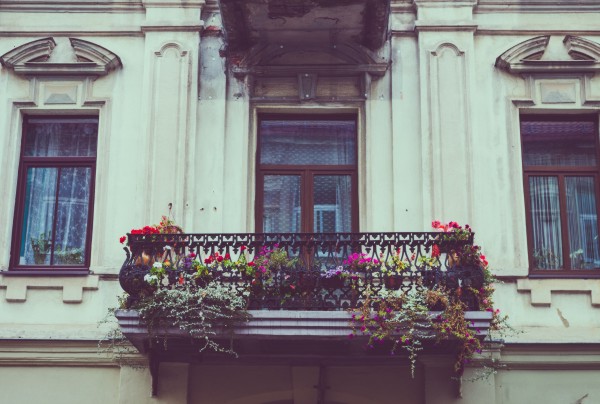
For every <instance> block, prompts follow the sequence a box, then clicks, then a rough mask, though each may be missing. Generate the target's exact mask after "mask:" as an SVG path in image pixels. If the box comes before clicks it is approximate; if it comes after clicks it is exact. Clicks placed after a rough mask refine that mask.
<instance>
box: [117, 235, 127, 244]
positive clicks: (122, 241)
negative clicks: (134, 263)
mask: <svg viewBox="0 0 600 404" xmlns="http://www.w3.org/2000/svg"><path fill="white" fill-rule="evenodd" d="M125 240H127V237H126V236H123V237H121V238H120V239H119V242H120V243H121V244H123V243H124V242H125Z"/></svg>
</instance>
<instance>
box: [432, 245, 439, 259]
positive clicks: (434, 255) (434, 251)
mask: <svg viewBox="0 0 600 404" xmlns="http://www.w3.org/2000/svg"><path fill="white" fill-rule="evenodd" d="M439 256H440V247H438V246H437V244H434V245H433V247H431V258H437V257H439Z"/></svg>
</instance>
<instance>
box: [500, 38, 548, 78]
mask: <svg viewBox="0 0 600 404" xmlns="http://www.w3.org/2000/svg"><path fill="white" fill-rule="evenodd" d="M549 41H550V35H543V36H538V37H535V38H531V39H528V40H526V41H523V42H521V43H518V44H517V45H515V46H513V47H512V48H510V49H508V50H507V51H505V52H504V53H503V54H502V55H500V56H498V57H497V58H496V67H499V68H501V69H504V70H508V71H512V70H511V69H512V68H513V66H516V65H517V64H518V63H522V61H523V60H528V59H532V58H537V59H539V58H541V57H542V54H543V53H544V51H545V50H546V46H548V42H549Z"/></svg>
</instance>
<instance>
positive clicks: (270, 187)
mask: <svg viewBox="0 0 600 404" xmlns="http://www.w3.org/2000/svg"><path fill="white" fill-rule="evenodd" d="M263 209H264V210H263V231H264V232H265V233H298V232H300V229H301V227H300V226H301V223H300V217H301V214H302V212H301V209H300V176H299V175H265V183H264V207H263Z"/></svg>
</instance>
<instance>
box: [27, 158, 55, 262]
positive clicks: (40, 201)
mask: <svg viewBox="0 0 600 404" xmlns="http://www.w3.org/2000/svg"><path fill="white" fill-rule="evenodd" d="M57 174H58V169H56V168H29V169H28V170H27V183H26V191H25V214H24V217H23V233H22V237H21V248H20V259H19V264H21V265H50V252H51V240H52V222H53V220H54V204H55V198H56V179H57Z"/></svg>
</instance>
